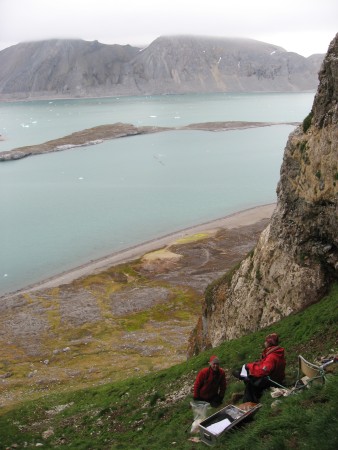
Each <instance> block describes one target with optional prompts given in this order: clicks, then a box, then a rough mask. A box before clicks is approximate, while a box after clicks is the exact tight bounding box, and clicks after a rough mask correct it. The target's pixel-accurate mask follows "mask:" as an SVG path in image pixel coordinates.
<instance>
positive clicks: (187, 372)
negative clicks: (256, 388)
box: [0, 284, 338, 450]
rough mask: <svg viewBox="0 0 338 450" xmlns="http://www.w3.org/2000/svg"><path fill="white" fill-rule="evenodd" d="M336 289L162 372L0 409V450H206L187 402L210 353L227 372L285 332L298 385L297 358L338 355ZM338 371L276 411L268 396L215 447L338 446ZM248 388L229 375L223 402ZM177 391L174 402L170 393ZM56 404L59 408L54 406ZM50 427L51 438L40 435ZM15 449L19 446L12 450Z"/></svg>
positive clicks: (291, 377)
mask: <svg viewBox="0 0 338 450" xmlns="http://www.w3.org/2000/svg"><path fill="white" fill-rule="evenodd" d="M337 306H338V284H335V285H334V286H333V288H332V290H331V292H330V294H329V295H327V296H326V297H325V298H323V299H322V301H321V302H320V303H317V304H315V305H312V306H311V307H309V308H308V309H306V310H304V311H303V312H301V313H299V314H294V315H291V316H289V317H287V318H285V319H283V320H282V321H280V322H279V323H277V324H275V325H274V326H270V327H268V328H266V329H265V330H260V331H258V332H256V333H252V334H250V335H248V336H244V337H242V338H240V339H236V340H233V341H228V342H224V343H223V344H222V345H220V346H219V347H218V348H216V349H212V350H209V351H207V352H205V353H202V354H200V355H198V356H196V357H194V358H191V359H189V360H188V361H187V362H185V363H183V364H180V365H176V366H174V367H171V368H170V369H166V370H163V371H161V372H157V373H152V374H150V375H148V376H142V377H139V378H134V379H127V380H124V381H122V382H117V383H114V384H107V385H103V386H100V387H95V388H91V389H86V390H82V391H76V392H69V393H67V392H66V393H64V394H60V393H58V394H57V395H52V396H50V397H45V398H43V399H40V400H37V401H34V402H33V401H32V402H26V403H23V404H21V405H20V406H17V407H15V408H13V409H12V410H10V411H2V412H0V449H6V448H7V447H10V446H12V445H13V444H16V446H17V447H16V448H19V449H23V448H26V449H33V448H36V444H37V443H42V444H43V447H42V448H44V449H51V448H53V449H67V448H68V449H91V450H101V449H102V450H105V449H107V450H108V449H121V450H138V449H140V450H142V449H144V450H145V449H147V450H151V449H154V450H160V449H173V448H177V449H180V450H192V449H198V448H200V449H203V448H207V447H206V445H205V444H203V443H193V442H191V441H189V438H190V437H191V435H190V432H189V431H190V426H191V424H192V421H193V417H192V411H191V408H190V401H191V399H192V395H191V393H192V391H191V388H192V384H193V381H194V379H195V376H196V374H197V371H198V370H200V369H201V368H202V367H204V366H205V365H206V363H207V361H208V358H209V356H210V355H211V354H214V353H215V354H217V355H218V356H219V357H220V359H221V361H222V366H223V367H225V368H226V369H228V370H229V373H231V370H232V369H233V368H237V367H239V366H240V365H241V364H242V363H244V362H246V361H248V360H251V359H256V358H257V357H258V356H259V352H260V350H261V344H262V341H263V339H264V336H265V335H266V334H267V333H270V332H272V331H275V332H277V333H279V334H280V336H281V341H282V345H283V346H284V347H285V349H286V357H287V383H289V384H290V385H291V384H292V383H293V382H294V381H295V379H296V374H297V355H298V354H302V355H303V356H304V357H305V358H307V359H309V360H312V361H314V360H315V359H316V358H318V357H320V356H326V355H328V354H332V353H336V354H337V323H338V308H337ZM337 372H338V368H336V370H335V371H334V372H333V374H332V375H331V377H330V381H329V382H327V383H326V384H325V385H323V386H313V387H312V388H311V389H306V390H304V391H303V392H301V393H299V394H297V395H293V396H290V397H287V398H282V399H281V400H280V401H279V402H278V403H277V406H275V407H273V408H272V407H271V404H272V403H273V402H274V401H275V400H274V399H272V398H271V396H270V394H269V393H268V392H266V393H265V394H264V396H263V398H262V404H263V407H262V408H261V409H260V410H259V411H258V412H257V413H256V415H255V417H254V419H253V420H252V421H250V422H248V423H246V424H245V425H243V426H241V427H240V428H238V429H236V430H235V431H232V432H229V433H225V434H224V436H223V437H222V438H221V439H220V441H219V443H218V444H217V445H216V446H215V447H214V448H216V449H218V448H220V449H228V450H231V449H233V450H240V449H243V450H244V449H247V448H248V449H250V450H255V449H256V450H264V449H266V450H279V449H310V450H315V449H320V450H329V449H330V450H331V449H332V450H333V449H336V448H338V434H337V426H338V373H337ZM242 388H243V386H242V383H241V382H239V381H236V380H235V379H234V378H232V377H231V376H230V375H229V376H228V388H227V393H226V398H225V404H227V403H230V399H231V395H232V394H233V393H234V392H239V391H241V390H242ZM174 393H175V398H172V395H173V394H174ZM56 407H58V408H56ZM48 430H50V432H52V433H53V434H52V435H51V436H50V437H48V438H45V439H44V438H43V437H42V434H43V433H44V432H46V431H48ZM14 448H15V447H14Z"/></svg>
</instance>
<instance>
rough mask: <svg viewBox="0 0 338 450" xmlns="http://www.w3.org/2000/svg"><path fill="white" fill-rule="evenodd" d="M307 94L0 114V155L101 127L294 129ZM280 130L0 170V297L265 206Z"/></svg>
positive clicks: (153, 138) (117, 101) (202, 135)
mask: <svg viewBox="0 0 338 450" xmlns="http://www.w3.org/2000/svg"><path fill="white" fill-rule="evenodd" d="M313 96H314V94H313V93H307V94H248V95H246V94H238V95H235V94H213V95H178V96H155V97H124V98H110V99H108V98H105V99H81V100H50V101H38V102H19V103H7V104H1V105H0V119H1V122H0V123H1V126H0V134H1V135H3V136H4V137H5V140H4V141H2V142H0V151H3V150H10V149H12V148H16V147H19V146H22V145H31V144H36V143H42V142H45V141H47V140H50V139H55V138H58V137H62V136H65V135H67V134H70V133H72V132H74V131H79V130H81V129H85V128H90V127H92V126H97V125H101V124H106V123H115V122H125V123H133V124H134V125H136V126H138V125H156V126H182V125H187V124H190V123H199V122H212V121H229V120H240V121H269V122H295V121H296V122H297V121H302V120H303V119H304V117H305V116H306V115H307V114H308V112H309V111H310V109H311V106H312V102H313ZM293 129H294V126H292V125H274V126H270V127H264V128H253V129H247V130H234V131H225V132H207V131H168V132H161V133H155V134H149V135H140V136H133V137H127V138H123V139H116V140H112V141H106V142H103V143H101V144H98V145H95V146H88V147H83V148H76V149H71V150H67V151H63V152H58V153H50V154H45V155H39V156H33V157H28V158H25V159H22V160H18V161H11V162H6V163H2V164H0V188H1V200H0V207H1V209H0V230H1V237H2V244H1V253H0V294H4V293H8V292H12V291H15V290H17V289H21V288H24V287H25V286H27V285H29V284H32V283H35V282H38V281H41V280H43V279H45V278H47V277H50V276H53V275H56V274H58V273H60V272H63V271H65V270H69V269H71V268H73V267H76V266H78V265H80V264H83V263H86V262H88V261H90V260H93V259H97V258H100V257H102V256H105V255H108V254H110V253H112V252H115V251H119V250H122V249H125V248H128V247H130V246H133V245H136V244H138V243H141V242H144V241H147V240H150V239H153V238H156V237H160V236H163V235H165V234H168V233H170V232H173V231H177V230H180V229H183V228H186V227H189V226H193V225H195V224H199V223H203V222H206V221H209V220H213V219H216V218H219V217H223V216H226V215H228V214H231V213H233V212H235V211H239V210H242V209H246V208H249V207H253V206H257V205H261V204H266V203H272V202H274V201H276V186H277V182H278V179H279V170H280V165H281V162H282V156H283V150H284V147H285V145H286V141H287V137H288V135H289V133H290V132H291V131H292V130H293Z"/></svg>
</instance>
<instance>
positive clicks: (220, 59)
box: [217, 56, 222, 64]
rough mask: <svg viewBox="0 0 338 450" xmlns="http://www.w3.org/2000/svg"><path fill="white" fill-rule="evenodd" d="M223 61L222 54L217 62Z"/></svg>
mask: <svg viewBox="0 0 338 450" xmlns="http://www.w3.org/2000/svg"><path fill="white" fill-rule="evenodd" d="M221 61H222V56H220V57H219V59H218V61H217V64H219V63H220V62H221Z"/></svg>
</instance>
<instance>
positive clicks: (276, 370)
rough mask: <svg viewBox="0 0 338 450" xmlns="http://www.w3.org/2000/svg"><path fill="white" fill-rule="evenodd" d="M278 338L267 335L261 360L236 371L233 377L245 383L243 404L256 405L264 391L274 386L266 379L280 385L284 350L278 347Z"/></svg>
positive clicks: (283, 371)
mask: <svg viewBox="0 0 338 450" xmlns="http://www.w3.org/2000/svg"><path fill="white" fill-rule="evenodd" d="M278 343H279V336H278V334H276V333H272V334H269V335H268V336H267V337H266V338H265V342H264V347H265V348H264V351H263V353H262V356H261V359H260V360H258V361H255V362H251V363H247V364H245V366H243V367H242V370H241V371H240V370H236V371H234V372H233V375H234V376H235V377H236V378H239V379H240V380H243V381H244V383H245V392H244V397H243V403H245V402H252V403H258V402H259V399H260V397H261V395H262V394H263V391H264V389H267V388H269V387H271V386H274V384H273V383H271V381H270V380H269V379H268V378H267V377H269V378H270V379H271V380H273V381H276V382H277V383H278V384H281V383H282V382H283V380H284V378H285V365H286V363H285V357H284V348H282V347H280V346H279V345H278Z"/></svg>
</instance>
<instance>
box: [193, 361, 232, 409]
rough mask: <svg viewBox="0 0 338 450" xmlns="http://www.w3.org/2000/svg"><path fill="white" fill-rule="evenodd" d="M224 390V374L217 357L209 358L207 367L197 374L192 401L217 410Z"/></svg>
mask: <svg viewBox="0 0 338 450" xmlns="http://www.w3.org/2000/svg"><path fill="white" fill-rule="evenodd" d="M225 389H226V378H225V372H224V370H223V369H221V368H220V363H219V359H218V358H217V356H211V357H210V360H209V367H205V368H204V369H202V370H200V371H199V372H198V374H197V377H196V381H195V384H194V400H202V401H204V402H208V403H210V404H211V406H212V407H214V408H217V406H219V405H220V404H221V403H222V402H223V398H224V394H225Z"/></svg>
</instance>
